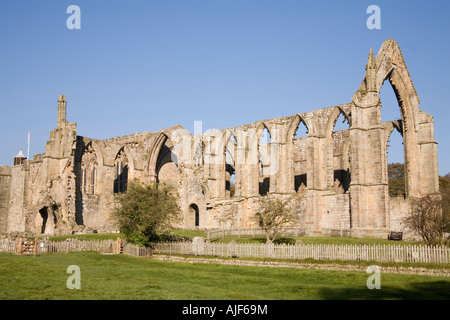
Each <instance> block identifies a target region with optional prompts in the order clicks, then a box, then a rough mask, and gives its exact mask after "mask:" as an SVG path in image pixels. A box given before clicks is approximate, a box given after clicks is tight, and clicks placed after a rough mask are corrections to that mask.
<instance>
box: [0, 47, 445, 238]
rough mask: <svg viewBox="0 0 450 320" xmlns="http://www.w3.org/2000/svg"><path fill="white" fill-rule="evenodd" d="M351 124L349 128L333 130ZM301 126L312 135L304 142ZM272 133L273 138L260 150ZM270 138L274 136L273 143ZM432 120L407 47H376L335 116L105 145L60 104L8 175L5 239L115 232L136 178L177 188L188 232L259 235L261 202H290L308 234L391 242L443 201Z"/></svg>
mask: <svg viewBox="0 0 450 320" xmlns="http://www.w3.org/2000/svg"><path fill="white" fill-rule="evenodd" d="M385 81H389V82H390V83H391V85H392V87H393V88H394V91H395V94H396V97H397V100H398V105H399V108H400V110H401V119H398V120H395V121H387V122H382V121H381V108H382V105H381V102H380V98H379V92H380V89H381V86H382V85H383V83H384V82H385ZM340 115H343V116H344V117H345V119H346V121H347V122H348V126H349V127H348V129H347V130H340V131H334V128H335V122H336V120H337V119H338V117H339V116H340ZM299 126H305V127H306V129H307V135H306V136H304V137H300V138H296V137H295V135H296V131H297V129H298V127H299ZM393 130H398V131H399V132H400V134H401V135H402V137H403V144H404V158H405V175H406V195H405V196H404V197H395V198H394V197H390V196H389V190H388V174H387V165H388V164H387V145H388V139H389V136H390V135H391V133H392V132H393ZM263 131H268V133H269V135H270V139H267V140H266V141H262V142H261V139H260V137H261V136H262V134H263ZM266 137H267V135H266ZM437 159H438V158H437V143H436V142H435V141H434V122H433V117H432V116H431V115H429V114H428V113H426V112H425V111H422V110H420V108H419V98H418V95H417V93H416V90H415V88H414V85H413V83H412V80H411V78H410V75H409V73H408V69H407V67H406V64H405V61H404V59H403V56H402V53H401V51H400V48H399V46H398V44H397V43H396V42H395V41H393V40H391V39H389V40H386V41H385V42H384V43H383V45H382V47H381V49H380V51H379V52H378V54H377V55H376V57H374V56H373V52H372V50H370V53H369V59H368V62H367V65H366V74H365V77H364V79H363V80H362V82H361V85H360V87H359V89H358V90H357V91H356V92H355V93H354V95H353V97H352V99H351V101H350V102H349V103H346V104H341V105H337V106H333V107H328V108H323V109H319V110H314V111H310V112H304V113H300V114H295V115H292V116H288V117H281V118H275V119H271V120H262V121H257V122H254V123H251V124H248V125H243V126H239V127H235V128H229V129H224V130H214V131H209V132H206V133H202V134H197V135H191V134H190V133H189V132H188V131H187V130H185V129H184V128H182V127H181V126H174V127H172V128H169V129H164V130H161V131H159V132H144V133H136V134H130V135H128V136H123V137H116V138H111V139H109V140H97V139H93V138H87V137H83V136H79V135H78V134H77V126H76V124H75V123H71V122H68V121H66V100H65V97H64V96H63V95H61V96H60V97H59V100H58V117H57V127H56V129H54V130H52V131H51V132H50V139H49V140H48V142H47V144H46V149H45V153H44V154H40V155H36V156H34V158H33V159H32V160H31V159H30V160H26V158H24V157H23V155H18V157H16V158H15V165H14V166H0V232H1V233H32V234H45V235H51V234H67V233H72V232H83V231H86V230H88V229H96V230H98V231H99V232H108V231H115V230H116V229H117V228H116V226H115V225H114V222H113V221H111V219H110V213H111V211H112V210H113V208H114V206H115V203H116V202H115V194H117V193H122V192H125V191H126V189H127V185H128V183H129V182H130V181H132V180H134V179H137V180H139V181H141V182H144V183H150V182H152V181H156V182H164V183H167V184H171V185H173V186H174V187H175V188H176V190H177V191H178V196H179V205H180V208H181V211H182V216H183V219H182V222H181V223H180V225H179V226H178V227H179V228H189V229H193V228H200V229H215V228H251V227H256V223H255V221H254V219H253V216H254V213H255V212H256V209H257V204H258V199H259V197H260V195H265V194H268V195H270V196H273V197H282V198H285V199H290V200H291V201H290V203H291V205H292V206H294V207H295V212H296V213H295V214H296V217H297V221H298V224H297V227H299V228H301V229H303V230H305V232H306V234H309V235H320V234H322V233H324V232H327V231H326V230H328V232H329V231H330V230H331V231H333V230H344V231H346V232H347V234H351V236H354V237H362V236H373V237H382V238H385V237H386V235H387V234H388V233H389V231H402V225H401V220H402V218H403V217H404V216H405V215H407V214H408V210H409V205H408V203H409V201H408V199H410V198H411V197H415V196H423V195H429V194H435V193H438V192H439V185H438V177H439V175H438V163H437V162H438V160H437Z"/></svg>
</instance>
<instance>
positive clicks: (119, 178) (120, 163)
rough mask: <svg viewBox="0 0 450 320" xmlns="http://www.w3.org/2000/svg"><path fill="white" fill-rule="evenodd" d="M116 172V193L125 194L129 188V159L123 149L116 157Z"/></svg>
mask: <svg viewBox="0 0 450 320" xmlns="http://www.w3.org/2000/svg"><path fill="white" fill-rule="evenodd" d="M114 170H115V179H114V193H124V192H126V191H127V186H128V159H127V156H126V155H125V152H124V150H123V149H121V151H119V153H118V154H117V156H116V159H115V161H114Z"/></svg>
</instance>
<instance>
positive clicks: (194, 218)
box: [189, 203, 200, 227]
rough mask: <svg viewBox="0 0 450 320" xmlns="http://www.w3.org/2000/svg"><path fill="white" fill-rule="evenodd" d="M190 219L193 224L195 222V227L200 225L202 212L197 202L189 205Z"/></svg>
mask: <svg viewBox="0 0 450 320" xmlns="http://www.w3.org/2000/svg"><path fill="white" fill-rule="evenodd" d="M189 220H190V221H191V224H192V223H193V225H194V227H199V226H200V212H199V209H198V206H197V205H196V204H195V203H193V204H191V205H190V206H189Z"/></svg>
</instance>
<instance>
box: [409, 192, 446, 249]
mask: <svg viewBox="0 0 450 320" xmlns="http://www.w3.org/2000/svg"><path fill="white" fill-rule="evenodd" d="M403 223H404V225H405V226H406V227H407V228H408V229H410V230H412V231H414V232H416V233H417V234H418V235H419V236H420V237H421V238H422V239H423V241H424V242H425V243H426V244H429V245H437V244H442V243H443V241H444V232H445V230H446V228H447V227H448V223H449V221H448V218H447V216H445V215H444V214H443V213H442V200H441V198H440V196H438V195H428V196H424V197H421V198H411V212H410V214H409V215H408V216H407V217H406V218H405V219H404V220H403Z"/></svg>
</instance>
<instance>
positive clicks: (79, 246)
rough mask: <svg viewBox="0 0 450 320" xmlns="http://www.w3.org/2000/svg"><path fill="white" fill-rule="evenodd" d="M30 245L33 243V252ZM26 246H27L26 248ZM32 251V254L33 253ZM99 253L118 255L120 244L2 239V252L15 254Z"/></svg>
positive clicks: (114, 241) (0, 247)
mask: <svg viewBox="0 0 450 320" xmlns="http://www.w3.org/2000/svg"><path fill="white" fill-rule="evenodd" d="M29 243H33V246H32V250H31V249H30V250H28V249H27V248H30V246H29ZM24 245H26V246H24ZM31 251H32V252H31ZM81 251H97V252H100V253H118V252H119V251H120V243H119V241H116V240H78V239H67V240H65V241H49V240H44V239H33V240H30V239H22V238H19V239H16V240H11V239H1V240H0V252H3V253H14V254H34V255H36V254H44V253H58V252H59V253H61V252H81Z"/></svg>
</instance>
